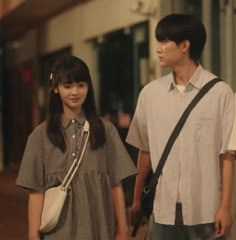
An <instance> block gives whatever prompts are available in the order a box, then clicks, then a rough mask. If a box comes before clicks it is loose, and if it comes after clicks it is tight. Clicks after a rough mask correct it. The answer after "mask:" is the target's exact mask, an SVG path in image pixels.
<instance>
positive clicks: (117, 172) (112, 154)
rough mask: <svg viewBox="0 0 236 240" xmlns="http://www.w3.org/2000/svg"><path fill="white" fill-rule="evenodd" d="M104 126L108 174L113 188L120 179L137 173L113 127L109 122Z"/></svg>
mask: <svg viewBox="0 0 236 240" xmlns="http://www.w3.org/2000/svg"><path fill="white" fill-rule="evenodd" d="M106 125H107V126H106V144H107V160H108V174H109V177H110V181H111V185H112V186H115V185H117V184H119V182H120V181H121V180H122V179H124V178H126V177H128V176H131V175H134V174H136V173H137V171H136V168H135V166H134V163H133V161H132V160H131V158H130V156H129V154H128V152H127V150H126V148H125V146H124V144H123V143H122V141H121V139H120V136H119V134H118V131H117V129H116V128H115V126H114V125H113V124H112V123H110V122H107V123H106Z"/></svg>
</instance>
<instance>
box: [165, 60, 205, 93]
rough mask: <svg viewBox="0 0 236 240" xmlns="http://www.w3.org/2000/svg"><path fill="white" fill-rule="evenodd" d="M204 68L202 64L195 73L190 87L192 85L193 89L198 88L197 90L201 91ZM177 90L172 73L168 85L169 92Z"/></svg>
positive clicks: (189, 83)
mask: <svg viewBox="0 0 236 240" xmlns="http://www.w3.org/2000/svg"><path fill="white" fill-rule="evenodd" d="M204 71H205V70H204V68H203V67H202V65H201V64H199V65H198V67H197V69H196V71H195V72H194V74H193V76H192V77H191V79H190V80H189V82H188V84H187V85H186V86H188V85H192V86H193V87H195V88H197V89H201V87H202V79H203V78H202V76H203V74H204ZM175 88H176V83H175V80H174V73H173V72H172V73H170V74H169V84H168V90H169V91H171V90H173V89H175Z"/></svg>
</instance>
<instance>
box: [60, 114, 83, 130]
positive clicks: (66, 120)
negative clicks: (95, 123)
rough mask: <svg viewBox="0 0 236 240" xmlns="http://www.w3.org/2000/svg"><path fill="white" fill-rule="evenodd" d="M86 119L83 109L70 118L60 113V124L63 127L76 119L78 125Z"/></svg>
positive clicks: (81, 124)
mask: <svg viewBox="0 0 236 240" xmlns="http://www.w3.org/2000/svg"><path fill="white" fill-rule="evenodd" d="M85 120H86V117H85V114H84V111H81V112H80V113H79V114H78V115H77V116H76V117H75V118H73V119H70V118H68V117H66V116H64V115H62V126H63V127H64V128H68V127H69V125H70V124H71V122H72V121H76V122H77V123H78V124H79V125H80V126H83V125H84V122H85Z"/></svg>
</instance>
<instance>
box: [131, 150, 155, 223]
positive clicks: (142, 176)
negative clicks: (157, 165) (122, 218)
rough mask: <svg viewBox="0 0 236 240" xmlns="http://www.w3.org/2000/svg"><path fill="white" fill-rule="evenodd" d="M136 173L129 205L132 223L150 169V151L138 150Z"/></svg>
mask: <svg viewBox="0 0 236 240" xmlns="http://www.w3.org/2000/svg"><path fill="white" fill-rule="evenodd" d="M137 170H138V174H137V176H136V181H135V188H134V198H133V204H132V207H131V223H132V224H133V223H134V219H135V216H136V214H137V213H138V212H139V210H140V205H141V196H142V192H143V188H144V184H145V180H146V178H147V176H148V173H149V172H150V170H151V158H150V153H149V152H146V151H142V150H140V151H139V155H138V162H137Z"/></svg>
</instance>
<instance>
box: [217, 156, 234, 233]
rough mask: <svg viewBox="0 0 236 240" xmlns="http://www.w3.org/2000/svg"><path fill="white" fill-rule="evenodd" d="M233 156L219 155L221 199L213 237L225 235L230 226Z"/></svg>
mask: <svg viewBox="0 0 236 240" xmlns="http://www.w3.org/2000/svg"><path fill="white" fill-rule="evenodd" d="M234 159H235V157H234V155H233V154H231V153H225V154H221V155H220V161H221V182H222V197H221V203H220V208H219V210H218V212H217V214H216V223H215V229H216V230H215V235H216V236H217V237H219V236H223V235H227V234H228V233H229V231H230V228H231V226H232V212H231V205H232V193H233V175H234Z"/></svg>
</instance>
